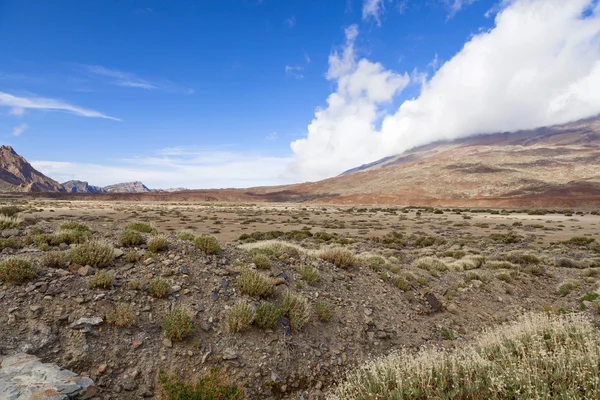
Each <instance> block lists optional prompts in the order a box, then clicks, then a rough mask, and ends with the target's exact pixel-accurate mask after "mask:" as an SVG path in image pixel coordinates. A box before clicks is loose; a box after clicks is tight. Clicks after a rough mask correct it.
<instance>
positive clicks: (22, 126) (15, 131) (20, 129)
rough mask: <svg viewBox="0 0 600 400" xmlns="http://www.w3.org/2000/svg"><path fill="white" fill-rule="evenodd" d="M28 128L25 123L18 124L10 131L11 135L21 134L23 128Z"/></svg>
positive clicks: (23, 130)
mask: <svg viewBox="0 0 600 400" xmlns="http://www.w3.org/2000/svg"><path fill="white" fill-rule="evenodd" d="M27 128H29V126H28V125H27V124H21V125H19V126H16V127H15V128H14V129H13V130H12V133H11V136H21V134H22V133H23V132H25V130H26V129H27Z"/></svg>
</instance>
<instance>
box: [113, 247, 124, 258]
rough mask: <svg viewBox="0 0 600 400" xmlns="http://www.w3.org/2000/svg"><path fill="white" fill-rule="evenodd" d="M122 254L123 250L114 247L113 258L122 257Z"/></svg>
mask: <svg viewBox="0 0 600 400" xmlns="http://www.w3.org/2000/svg"><path fill="white" fill-rule="evenodd" d="M123 254H124V253H123V250H121V249H114V255H115V258H119V257H122V256H123Z"/></svg>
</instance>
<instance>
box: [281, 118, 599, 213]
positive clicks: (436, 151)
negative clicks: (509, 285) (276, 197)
mask: <svg viewBox="0 0 600 400" xmlns="http://www.w3.org/2000/svg"><path fill="white" fill-rule="evenodd" d="M289 189H292V190H293V191H294V192H296V193H311V194H313V195H316V194H319V195H322V196H325V198H327V199H328V201H332V202H339V203H395V204H429V203H431V204H445V205H460V204H461V203H473V202H479V203H481V204H486V202H488V203H489V204H519V201H518V199H521V200H523V201H522V203H524V202H527V203H531V202H532V201H533V200H534V199H537V200H539V201H541V202H549V203H550V204H552V201H554V202H556V203H557V204H559V203H561V201H562V200H569V199H574V198H577V199H580V200H582V201H584V200H585V199H586V198H591V197H593V198H594V199H596V196H598V199H600V118H598V117H596V118H591V119H587V120H582V121H577V122H573V123H569V124H564V125H559V126H553V127H546V128H540V129H534V130H527V131H519V132H509V133H496V134H490V135H481V136H474V137H469V138H464V139H458V140H454V141H446V142H436V143H431V144H429V145H426V146H421V147H418V148H415V149H412V150H409V151H407V152H404V153H402V154H398V155H395V156H391V157H386V158H384V159H381V160H379V161H376V162H373V163H369V164H366V165H363V166H360V167H357V168H353V169H351V170H349V171H346V172H344V173H342V174H341V175H339V176H337V177H334V178H330V179H325V180H323V181H319V182H313V183H304V184H300V185H293V186H292V187H290V188H289ZM590 196H591V197H590ZM544 199H545V200H544ZM598 199H596V200H595V201H598ZM537 200H536V201H537ZM534 203H535V201H534ZM596 204H597V203H596Z"/></svg>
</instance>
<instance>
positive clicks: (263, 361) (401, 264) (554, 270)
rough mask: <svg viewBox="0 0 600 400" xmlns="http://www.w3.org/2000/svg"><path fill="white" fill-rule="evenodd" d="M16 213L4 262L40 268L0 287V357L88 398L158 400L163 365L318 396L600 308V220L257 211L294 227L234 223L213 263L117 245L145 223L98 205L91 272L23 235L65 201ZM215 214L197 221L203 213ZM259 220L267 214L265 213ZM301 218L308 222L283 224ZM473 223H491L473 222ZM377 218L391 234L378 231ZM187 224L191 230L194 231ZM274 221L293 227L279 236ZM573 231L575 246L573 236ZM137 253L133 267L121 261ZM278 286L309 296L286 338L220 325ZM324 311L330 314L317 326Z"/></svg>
mask: <svg viewBox="0 0 600 400" xmlns="http://www.w3.org/2000/svg"><path fill="white" fill-rule="evenodd" d="M19 206H20V207H21V208H22V209H23V212H22V215H23V216H24V220H23V221H22V222H21V224H20V225H19V226H18V227H16V228H11V229H5V230H3V231H2V237H3V240H4V241H3V247H5V248H4V250H3V251H2V260H6V259H7V258H9V257H20V258H25V259H28V260H30V261H32V262H33V263H34V264H35V265H36V266H37V272H36V274H35V276H33V278H31V279H29V280H27V281H25V282H23V283H20V284H15V283H10V282H4V283H2V282H1V281H0V285H1V286H0V324H1V325H0V326H1V327H2V329H0V360H1V359H2V358H4V357H8V356H12V355H15V354H20V353H27V354H31V355H35V356H37V357H39V358H40V359H41V360H42V361H44V362H53V363H56V364H57V365H59V366H60V367H62V368H67V369H69V370H71V371H73V372H75V373H77V374H79V376H81V377H89V378H90V379H92V380H93V382H94V384H95V386H97V388H98V389H99V390H98V393H93V395H90V396H89V397H91V398H99V399H130V398H131V399H134V398H154V397H159V396H160V395H161V388H160V385H159V384H158V382H157V376H158V374H159V371H160V370H165V371H170V372H173V373H175V374H178V375H180V376H185V377H190V378H192V377H197V376H199V375H201V374H202V373H205V372H206V371H208V370H210V369H211V368H214V367H219V368H220V369H221V371H224V372H225V373H226V374H227V375H228V376H229V377H230V379H231V381H232V382H235V383H236V384H238V385H240V386H242V387H243V388H244V390H245V393H246V395H247V397H248V398H251V399H287V398H289V399H298V398H302V399H308V398H311V399H319V398H324V395H325V393H326V392H327V391H328V389H329V388H330V387H331V386H332V385H333V384H334V383H335V382H336V381H337V380H338V379H339V378H340V377H341V376H342V375H343V374H344V373H345V372H346V371H348V370H349V369H351V368H353V367H355V366H357V365H361V364H362V363H364V362H365V361H366V360H369V359H371V358H373V357H378V356H382V355H385V354H388V353H390V352H391V351H393V350H395V349H399V348H401V347H409V348H417V347H419V346H422V345H425V344H436V345H440V346H446V347H452V346H456V345H458V344H460V343H463V342H464V341H466V340H468V339H469V338H471V337H472V336H473V335H474V334H475V333H476V332H479V331H480V330H481V329H483V328H485V327H489V326H493V325H496V324H499V323H502V322H504V321H507V320H511V319H513V318H514V317H516V316H518V315H521V314H523V313H524V312H526V311H529V310H534V311H547V312H561V313H564V312H576V311H580V310H583V312H586V313H589V314H590V315H592V316H593V317H594V318H596V311H595V309H598V310H600V307H598V304H597V303H596V297H597V296H598V295H597V294H595V293H596V292H597V291H598V286H597V284H596V277H597V276H598V275H600V246H599V245H598V243H597V242H596V239H597V238H598V231H597V224H598V223H599V222H600V217H599V216H597V215H590V214H586V215H572V216H569V215H567V216H565V215H564V214H565V213H564V212H561V213H560V214H548V215H545V216H541V217H540V216H536V217H533V216H530V215H528V214H527V213H523V212H521V213H520V214H508V213H506V214H505V215H503V217H506V218H507V220H499V219H494V218H496V217H499V216H502V215H501V214H499V213H498V212H494V213H490V212H489V211H488V212H487V213H486V212H484V213H479V212H470V211H458V210H454V211H452V210H445V211H441V210H440V211H439V213H438V211H435V212H434V210H433V209H422V210H419V209H410V210H401V209H356V208H352V209H345V210H342V211H339V209H337V208H334V207H332V208H321V207H319V208H318V209H314V210H301V209H300V206H298V208H293V207H292V208H291V209H290V210H287V211H282V210H281V209H278V210H275V211H274V210H272V209H270V210H266V209H265V210H262V211H263V215H269V213H272V214H273V215H274V214H277V213H284V214H285V213H286V212H287V213H288V214H286V215H287V216H286V215H284V217H285V218H287V220H289V221H288V223H286V224H275V225H270V226H269V227H268V229H271V231H268V230H267V227H266V226H263V227H261V229H260V231H261V232H258V233H254V232H255V231H254V230H253V229H247V228H248V227H249V226H248V225H250V227H251V226H252V225H251V224H250V223H245V224H241V223H240V224H238V225H236V226H238V227H239V229H238V231H237V232H238V233H239V235H237V236H236V237H239V236H240V235H242V234H244V233H245V234H246V235H245V236H243V237H242V238H241V239H242V240H230V241H228V242H225V241H223V240H222V241H221V247H222V250H221V251H220V252H219V253H218V254H215V255H209V254H206V253H205V252H203V251H201V250H200V249H198V248H197V247H196V245H195V244H194V242H193V241H192V240H185V239H190V238H185V239H184V238H183V236H181V235H179V233H180V232H175V231H162V230H161V229H160V228H158V231H159V232H160V233H162V234H164V235H165V238H166V239H167V241H168V249H166V250H164V251H160V252H158V251H157V252H151V251H149V250H148V242H149V241H150V239H151V238H152V237H153V236H154V233H143V234H142V236H143V237H144V239H145V243H144V244H141V245H137V246H134V247H131V248H130V247H124V246H122V245H121V244H120V243H119V235H120V234H121V232H122V231H123V228H124V224H125V223H126V222H134V221H139V217H140V216H139V214H136V215H132V216H129V219H128V221H125V220H119V222H118V223H114V222H112V223H111V222H108V221H106V220H102V219H101V218H98V214H97V212H98V210H99V208H96V209H94V210H92V209H90V210H89V213H88V214H89V215H94V216H95V217H94V218H85V219H86V221H85V224H86V225H87V226H88V227H89V228H90V230H91V237H92V238H93V239H94V240H100V241H102V242H104V243H108V244H110V246H111V247H112V248H114V260H113V261H112V262H110V263H109V264H108V265H107V266H106V267H102V268H95V267H93V266H89V265H79V264H76V263H74V262H72V261H71V262H70V261H68V254H69V253H70V252H71V251H72V250H73V249H74V248H76V247H77V246H78V245H77V244H67V243H57V244H56V243H55V245H50V246H49V247H46V246H39V243H38V244H37V245H36V243H35V242H33V241H34V239H35V237H36V235H43V234H47V235H52V234H55V233H57V232H60V231H61V225H62V224H63V223H64V222H65V221H66V220H68V219H69V218H67V216H68V215H69V214H68V213H61V208H60V205H57V204H55V205H54V206H53V207H52V210H56V211H57V212H54V213H49V212H48V211H49V208H48V207H45V208H44V209H43V210H42V209H40V208H39V205H32V204H29V205H26V204H20V205H19ZM69 207H71V208H72V205H70V206H69ZM128 207H131V208H132V209H135V207H136V206H135V205H130V206H128ZM181 207H186V209H187V208H190V207H192V206H190V205H189V204H188V205H182V206H181ZM66 210H67V208H65V209H63V210H62V211H66ZM102 210H103V212H104V215H105V216H108V215H112V214H113V213H114V212H115V210H114V209H113V208H112V206H111V205H110V204H106V205H105V207H104V208H103V209H102ZM228 210H229V212H228V213H227V214H229V215H237V214H235V213H236V212H237V213H242V214H243V215H244V217H243V218H242V220H245V221H246V220H248V219H249V218H250V216H249V215H248V214H249V213H248V210H247V209H242V208H236V207H234V206H232V207H231V208H230V209H228ZM236 210H237V211H236ZM317 210H319V214H318V218H316V215H317V214H316V212H317ZM348 210H350V211H348ZM213 211H214V210H210V209H204V208H197V209H196V211H195V212H196V215H197V216H203V215H204V216H206V215H207V214H209V213H212V212H213ZM221 211H223V210H222V209H221ZM163 212H164V209H163ZM169 212H170V211H169ZM253 212H254V214H255V215H261V209H255V210H254V211H253ZM295 213H300V214H301V215H307V216H308V217H307V218H306V219H305V218H304V217H302V218H297V219H296V218H290V215H295ZM84 214H85V213H84ZM51 215H52V216H51ZM344 215H350V216H351V218H350V217H349V220H351V221H354V222H353V223H354V224H358V225H360V224H359V223H358V222H357V221H364V225H366V224H368V223H370V228H369V232H368V234H367V233H366V232H365V233H364V234H362V235H361V234H359V233H358V232H359V231H360V230H361V229H363V230H364V229H365V227H364V225H363V226H358V227H357V229H356V230H355V231H352V230H347V229H345V228H348V226H346V227H345V228H344V229H342V230H339V229H341V227H340V223H341V221H342V220H343V219H344V218H343V216H344ZM383 215H385V216H387V217H389V218H386V219H383V218H381V217H382V216H383ZM483 216H485V217H486V218H487V222H481V218H483ZM488 217H489V218H488ZM163 218H165V217H164V216H163ZM533 218H536V219H538V218H541V219H543V221H544V222H542V223H539V222H532V221H533ZM82 219H83V218H82ZM82 219H80V220H82ZM167 219H168V216H167ZM313 219H314V221H313ZM509 219H510V220H509ZM201 220H202V221H203V224H204V225H202V224H198V225H197V226H196V229H195V230H194V232H192V233H193V234H194V235H196V234H198V233H207V232H206V231H207V230H208V229H209V226H210V229H212V230H214V229H215V226H214V220H212V219H208V220H207V219H206V218H204V219H201ZM317 220H318V223H317V222H316V221H317ZM384 220H385V221H388V222H387V225H385V223H383V222H381V223H379V222H378V223H377V224H375V225H374V224H373V223H372V222H373V221H384ZM474 221H479V222H474ZM238 222H239V221H238ZM312 222H315V223H312ZM186 223H187V224H188V225H191V227H189V228H194V223H193V222H189V221H188V222H186ZM208 223H210V225H208ZM327 224H329V225H327ZM474 224H480V225H481V224H484V225H485V224H487V226H478V227H475V226H473V225H474ZM325 225H327V226H330V227H331V229H327V228H324V226H325ZM384 225H385V226H384ZM582 226H585V229H579V228H581V227H582ZM225 227H226V225H225V226H224V227H223V228H225ZM242 227H243V228H244V229H243V230H242V229H241V228H242ZM278 227H279V228H282V231H284V232H288V234H287V235H285V234H284V232H281V233H278V232H276V230H277V228H278ZM219 228H221V226H219ZM217 231H218V230H217ZM571 232H576V233H575V234H572V233H571ZM215 234H216V233H215ZM217 236H218V234H217ZM572 236H576V237H580V238H583V239H576V240H569V239H567V238H571V237H572ZM272 238H276V239H277V240H279V241H283V242H286V243H289V244H291V245H293V246H294V247H288V248H283V250H281V247H277V246H279V245H273V242H272V241H263V239H272ZM40 247H41V249H40ZM330 247H333V248H344V249H346V250H349V251H350V252H351V253H352V254H353V255H354V258H353V259H352V260H351V262H349V263H348V265H342V264H340V263H337V262H336V261H335V260H331V259H329V261H326V260H324V259H322V258H321V256H322V253H321V252H322V251H323V249H327V248H330ZM253 248H263V249H265V248H277V249H279V250H280V251H279V250H278V251H276V252H275V253H274V254H273V252H271V253H270V254H269V256H270V260H269V263H270V265H269V266H267V267H265V266H261V265H259V266H257V265H256V261H257V259H256V258H255V257H254V256H253V250H252V249H253ZM132 251H136V252H138V254H139V255H140V257H139V260H133V259H132V258H130V256H129V253H130V252H132ZM51 252H54V253H56V254H62V255H64V262H63V263H58V264H61V265H49V263H48V262H47V258H48V255H47V254H48V253H51ZM254 252H256V250H254ZM330 261H334V263H332V262H330ZM335 263H337V264H339V265H340V266H341V268H340V267H339V266H336V265H335ZM302 266H312V267H314V270H316V271H317V275H318V277H319V279H318V281H316V282H310V283H309V282H308V281H307V277H306V276H304V277H303V275H302V274H301V273H300V271H302V270H301V269H299V267H302ZM259 267H262V268H259ZM247 268H249V269H250V270H253V271H256V272H259V273H261V274H263V275H265V276H268V277H269V279H270V281H271V282H272V285H273V290H272V291H271V293H270V294H268V295H266V296H263V297H262V298H261V297H258V296H256V295H248V294H244V293H242V292H241V290H240V286H239V284H238V277H239V276H240V273H241V272H242V271H243V270H245V269H247ZM98 270H106V271H109V272H110V273H111V274H112V275H113V277H114V281H113V282H112V284H111V285H108V287H106V288H93V289H91V288H90V287H89V282H90V280H91V279H93V277H94V275H95V274H96V272H97V271H98ZM157 278H159V279H161V280H164V281H165V282H167V283H168V287H169V290H168V292H169V294H168V296H166V297H164V298H156V297H153V296H151V295H150V293H149V291H148V284H149V283H150V282H151V281H152V280H154V279H157ZM565 284H567V285H565ZM288 289H289V290H290V291H291V292H292V293H293V294H296V295H299V296H300V297H301V298H304V299H306V301H307V303H308V311H309V314H310V317H309V320H308V323H307V324H306V325H304V326H303V327H302V328H300V329H293V327H292V326H290V319H288V318H286V317H281V318H280V319H279V321H278V323H277V324H275V326H274V327H272V328H266V329H265V328H259V327H257V326H256V325H253V326H251V327H250V328H249V329H247V330H244V331H243V332H238V333H233V332H231V329H230V328H228V324H227V315H228V313H229V312H230V310H231V309H232V308H233V307H234V306H236V305H238V304H240V303H242V304H248V305H250V306H251V307H252V308H253V309H256V308H257V307H258V306H259V305H260V304H261V303H263V302H271V303H273V304H277V302H278V299H280V296H281V294H282V293H283V292H284V291H285V290H288ZM584 296H585V297H584ZM123 303H124V304H127V305H129V306H130V308H131V309H132V311H133V314H134V322H133V323H132V324H131V325H130V326H124V327H119V326H116V325H115V324H114V323H111V319H110V317H108V316H110V315H111V312H112V311H113V310H114V309H115V307H116V306H117V305H119V304H123ZM179 306H183V307H184V308H185V309H186V310H188V312H189V313H190V315H191V316H192V319H193V326H194V329H193V333H192V334H191V335H190V336H189V337H186V338H185V339H184V340H182V341H175V340H170V339H168V338H166V337H165V335H164V334H163V331H162V328H161V321H162V320H163V317H164V316H165V315H167V314H168V313H169V312H170V311H171V310H173V309H174V308H176V307H179ZM324 309H325V310H327V311H329V312H330V313H331V318H330V319H327V318H326V317H323V310H324ZM325 314H327V313H326V312H325Z"/></svg>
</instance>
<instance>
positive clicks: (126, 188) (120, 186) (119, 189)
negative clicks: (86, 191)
mask: <svg viewBox="0 0 600 400" xmlns="http://www.w3.org/2000/svg"><path fill="white" fill-rule="evenodd" d="M103 189H104V191H105V192H107V193H148V192H151V190H150V189H148V188H147V187H146V185H144V184H143V183H142V182H140V181H135V182H124V183H117V184H116V185H110V186H104V188H103Z"/></svg>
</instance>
